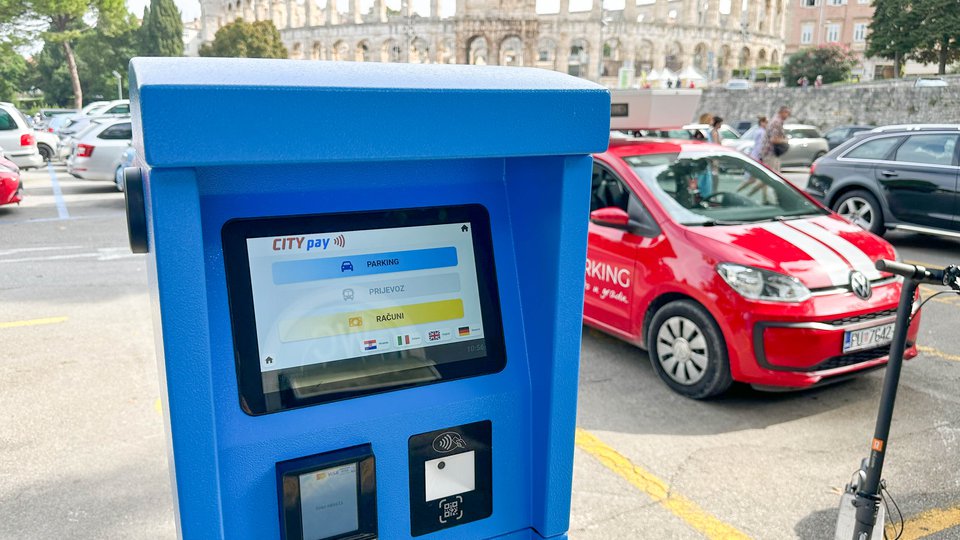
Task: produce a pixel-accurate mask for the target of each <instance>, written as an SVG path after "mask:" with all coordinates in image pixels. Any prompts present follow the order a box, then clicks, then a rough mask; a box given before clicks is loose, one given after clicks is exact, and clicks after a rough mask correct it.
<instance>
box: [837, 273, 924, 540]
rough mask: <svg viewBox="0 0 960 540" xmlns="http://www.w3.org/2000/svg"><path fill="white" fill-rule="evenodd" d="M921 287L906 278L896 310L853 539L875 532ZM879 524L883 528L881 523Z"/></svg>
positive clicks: (857, 502) (870, 535)
mask: <svg viewBox="0 0 960 540" xmlns="http://www.w3.org/2000/svg"><path fill="white" fill-rule="evenodd" d="M919 285H920V282H919V281H918V280H915V279H911V278H904V280H903V287H902V288H901V289H900V304H899V306H898V307H897V320H896V324H895V326H894V329H893V342H892V343H891V344H890V356H889V358H888V360H887V373H886V375H885V376H884V379H883V392H882V393H881V394H880V412H879V413H878V414H877V426H876V428H875V429H874V432H873V442H872V443H871V444H870V460H869V462H868V464H867V471H866V473H867V474H866V478H865V479H864V482H863V486H862V489H861V490H860V491H857V494H856V499H855V501H854V505H855V506H856V507H857V525H856V529H855V532H854V535H853V539H852V540H867V539H869V538H872V536H873V529H874V527H875V526H876V524H877V510H878V508H879V506H880V478H881V475H882V474H883V458H884V456H885V455H886V452H887V438H888V437H889V435H890V422H891V421H892V419H893V406H894V403H895V402H896V400H897V388H898V386H899V385H900V369H901V368H902V367H903V352H904V350H905V349H906V345H907V332H908V331H909V328H910V317H911V315H912V308H913V299H914V295H915V294H916V291H917V287H918V286H919ZM880 525H881V526H883V524H882V523H881V524H880Z"/></svg>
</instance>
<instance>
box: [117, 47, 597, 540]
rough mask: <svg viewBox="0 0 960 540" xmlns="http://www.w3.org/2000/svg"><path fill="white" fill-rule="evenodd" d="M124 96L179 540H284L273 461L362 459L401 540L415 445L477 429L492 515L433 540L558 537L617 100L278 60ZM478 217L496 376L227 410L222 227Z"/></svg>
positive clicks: (208, 69) (476, 75)
mask: <svg viewBox="0 0 960 540" xmlns="http://www.w3.org/2000/svg"><path fill="white" fill-rule="evenodd" d="M130 81H131V84H130V88H131V96H130V97H131V105H132V107H133V126H134V127H133V130H134V145H135V147H136V149H137V151H138V153H139V155H140V156H142V159H143V161H144V162H145V165H146V167H148V168H149V169H148V170H147V171H146V172H145V175H144V189H145V195H146V214H147V226H148V239H149V249H150V254H149V255H148V259H149V264H148V267H149V273H150V284H151V299H152V303H153V310H154V321H155V326H156V328H157V336H158V337H157V351H158V362H159V365H160V369H159V373H160V377H161V396H162V403H163V409H164V418H165V422H166V430H167V436H168V437H167V439H168V444H169V451H170V460H169V462H170V470H171V476H172V483H173V487H174V504H175V508H176V510H177V523H178V528H179V533H180V535H181V536H182V537H185V538H189V539H194V538H196V539H211V538H230V539H245V538H251V539H268V540H269V539H276V538H279V534H280V531H279V524H278V505H277V488H276V473H275V466H276V463H277V462H280V461H284V460H290V459H294V458H299V457H302V456H307V455H311V454H316V453H320V452H327V451H333V450H337V449H341V448H346V447H350V446H354V445H359V444H368V443H369V444H370V445H371V446H372V449H373V451H374V453H375V455H376V459H377V498H378V516H379V524H380V537H381V538H383V539H392V538H408V537H409V536H410V522H409V519H410V518H409V516H410V510H409V502H408V500H407V499H408V464H407V439H408V437H410V436H411V435H413V434H417V433H422V432H427V431H431V430H435V429H440V428H444V427H446V426H452V425H458V424H466V423H469V422H476V421H480V420H490V421H491V422H492V425H493V460H494V461H493V486H494V499H493V500H494V511H493V515H492V516H491V517H489V518H487V519H483V520H480V521H476V522H473V523H468V524H465V525H462V526H459V527H455V528H452V529H448V530H445V531H440V532H437V533H432V534H430V535H428V536H427V538H437V539H440V538H458V539H461V538H488V537H499V536H507V537H510V538H540V537H556V536H561V537H562V536H563V535H565V533H566V531H567V528H568V522H569V505H570V488H571V481H572V467H573V438H574V424H575V413H576V396H577V371H578V359H579V350H580V331H581V315H582V300H583V271H584V270H583V269H584V264H585V255H586V238H587V221H588V215H587V214H588V208H589V192H590V175H591V164H592V160H591V157H590V155H589V153H591V152H597V151H602V150H603V149H604V148H606V146H607V141H608V136H609V107H610V98H609V94H608V92H607V91H606V90H604V89H603V88H601V87H599V86H597V85H594V84H592V83H589V82H587V81H584V80H581V79H577V78H573V77H569V76H566V75H562V74H559V73H555V72H551V71H545V70H536V69H524V68H497V67H477V66H425V65H402V64H364V63H329V62H294V61H285V60H241V59H193V58H137V59H134V60H133V61H132V62H131V64H130ZM474 203H479V204H482V205H484V206H485V207H486V208H487V210H488V211H489V214H490V221H491V231H492V236H493V243H494V256H495V260H496V272H497V277H498V283H499V293H500V303H501V310H502V317H503V326H504V337H505V342H506V347H507V358H508V361H507V366H506V368H505V369H504V370H503V371H501V372H500V373H496V374H493V375H485V376H479V377H473V378H468V379H463V380H455V381H451V382H446V383H440V384H434V385H429V386H422V387H417V388H411V389H405V390H398V391H393V392H387V393H382V394H377V395H372V396H367V397H362V398H357V399H352V400H345V401H339V402H334V403H327V404H323V405H317V406H313V407H307V408H303V409H297V410H291V411H283V412H280V413H276V414H267V415H263V416H249V415H247V414H245V413H244V412H243V411H242V410H241V409H240V406H239V405H238V398H237V395H238V389H237V377H236V372H235V364H234V350H233V342H232V334H231V325H230V315H229V306H228V299H227V289H226V282H225V277H224V264H223V252H222V246H221V235H220V233H221V228H222V226H223V224H224V223H225V222H226V221H228V220H230V219H233V218H241V217H267V216H285V215H299V214H322V213H330V212H348V211H363V210H382V209H390V208H410V207H426V206H440V205H460V204H474Z"/></svg>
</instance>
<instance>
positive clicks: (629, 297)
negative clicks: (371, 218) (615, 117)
mask: <svg viewBox="0 0 960 540" xmlns="http://www.w3.org/2000/svg"><path fill="white" fill-rule="evenodd" d="M590 211H591V213H590V221H591V223H590V229H589V243H588V252H587V268H586V280H585V289H586V290H585V303H584V321H585V323H586V324H588V325H589V326H592V327H594V328H597V329H599V330H602V331H604V332H607V333H609V334H612V335H615V336H617V337H619V338H621V339H623V340H625V341H628V342H630V343H632V344H634V345H637V346H639V347H641V348H644V349H647V350H648V351H649V354H650V361H651V363H652V364H653V368H654V370H655V371H656V372H657V374H658V375H659V376H660V378H661V379H663V381H664V382H666V384H667V385H669V386H670V387H671V388H672V389H673V390H675V391H676V392H678V393H680V394H683V395H686V396H689V397H692V398H707V397H711V396H715V395H718V394H721V393H723V392H724V391H725V390H727V389H728V388H729V387H730V385H731V383H732V382H733V381H740V382H743V383H749V384H751V385H754V386H756V387H760V388H766V389H773V388H775V387H776V388H804V387H811V386H814V385H820V384H824V383H828V382H832V381H837V380H840V379H843V378H847V377H849V376H852V375H854V374H856V373H860V372H863V371H866V370H869V369H871V368H877V367H880V366H882V365H884V364H885V363H886V361H887V353H888V349H889V343H890V341H891V338H892V334H893V322H894V312H895V309H896V307H897V300H898V295H899V293H900V286H901V281H900V279H899V278H896V277H894V276H892V275H890V274H885V273H881V272H878V271H877V270H876V269H875V268H874V266H873V263H874V261H876V260H877V259H881V258H885V259H895V258H896V252H895V250H894V248H893V246H891V245H890V244H889V243H887V242H886V241H884V240H883V239H881V238H880V237H878V236H875V235H873V234H871V233H869V232H867V231H864V230H863V229H861V228H860V227H857V226H856V225H853V224H851V223H849V222H847V221H845V220H844V219H842V218H840V217H839V216H837V215H836V214H834V213H833V212H831V211H830V210H828V209H826V208H824V207H823V206H821V205H820V204H818V203H817V202H815V201H814V200H812V199H810V198H809V197H807V196H806V195H805V194H804V193H803V192H801V191H800V190H798V189H796V188H794V187H793V186H792V185H790V184H789V183H788V182H786V181H785V180H783V179H782V178H780V177H779V176H777V175H775V174H774V173H772V172H770V171H769V170H768V169H766V168H765V167H763V166H761V165H759V164H758V163H756V162H755V161H753V160H751V159H750V158H748V157H746V156H744V155H742V154H739V153H736V152H733V151H730V150H727V149H725V148H722V147H720V146H715V145H708V144H699V143H695V142H690V141H686V142H682V141H663V140H649V139H647V140H644V139H613V140H611V144H610V148H609V149H608V150H607V152H605V153H603V154H599V155H597V156H595V160H594V168H593V187H592V193H591V199H590ZM914 305H915V306H916V303H915V304H914ZM914 309H916V307H915V308H914ZM919 319H920V317H919V315H917V316H915V317H914V318H913V322H912V324H911V326H910V331H909V338H908V341H909V343H908V345H909V347H908V349H907V352H906V357H907V358H912V357H914V356H916V354H917V350H916V345H915V342H916V338H917V328H918V325H919Z"/></svg>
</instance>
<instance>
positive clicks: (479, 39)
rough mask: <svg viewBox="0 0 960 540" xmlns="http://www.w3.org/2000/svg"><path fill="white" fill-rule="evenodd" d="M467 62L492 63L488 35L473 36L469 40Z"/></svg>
mask: <svg viewBox="0 0 960 540" xmlns="http://www.w3.org/2000/svg"><path fill="white" fill-rule="evenodd" d="M467 63H468V64H470V65H480V66H482V65H486V64H489V63H490V58H489V47H488V44H487V38H486V37H484V36H473V37H472V38H470V39H468V40H467Z"/></svg>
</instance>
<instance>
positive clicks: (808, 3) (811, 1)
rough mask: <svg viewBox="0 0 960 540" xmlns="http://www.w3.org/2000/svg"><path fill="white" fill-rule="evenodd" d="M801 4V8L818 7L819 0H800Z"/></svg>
mask: <svg viewBox="0 0 960 540" xmlns="http://www.w3.org/2000/svg"><path fill="white" fill-rule="evenodd" d="M800 1H801V2H803V3H802V4H801V5H802V6H803V7H817V6H819V5H820V0H800Z"/></svg>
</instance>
